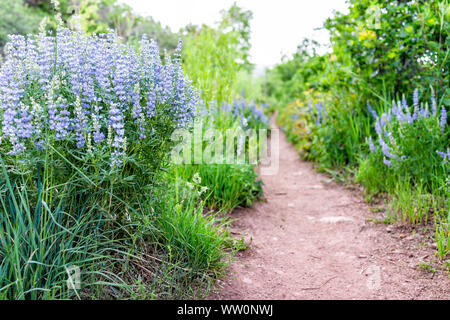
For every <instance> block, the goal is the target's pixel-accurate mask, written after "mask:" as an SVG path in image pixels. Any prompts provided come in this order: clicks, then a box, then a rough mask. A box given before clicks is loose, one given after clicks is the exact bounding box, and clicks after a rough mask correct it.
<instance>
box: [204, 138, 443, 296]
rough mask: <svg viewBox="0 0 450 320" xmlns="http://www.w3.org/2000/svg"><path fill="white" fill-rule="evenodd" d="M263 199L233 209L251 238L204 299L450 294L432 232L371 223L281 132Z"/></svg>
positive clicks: (358, 202)
mask: <svg viewBox="0 0 450 320" xmlns="http://www.w3.org/2000/svg"><path fill="white" fill-rule="evenodd" d="M262 180H263V182H264V194H265V200H264V201H263V202H260V203H256V204H255V205H254V206H253V207H251V208H248V209H239V210H236V211H235V212H234V213H233V214H232V218H233V219H237V221H236V222H234V223H233V224H232V229H231V231H232V233H233V234H235V235H236V237H240V236H242V235H245V237H246V238H247V239H251V244H250V246H249V248H248V249H247V250H245V251H241V252H239V253H238V254H237V256H236V257H235V259H234V261H233V262H232V263H231V265H230V268H229V272H228V275H227V276H226V277H225V278H223V279H221V280H219V281H218V283H217V285H216V288H215V289H214V290H213V292H212V294H211V295H210V296H209V298H208V299H449V298H450V277H449V275H448V274H447V273H446V271H444V270H443V269H442V264H441V267H440V268H437V269H438V270H437V271H436V272H434V273H432V272H429V271H424V270H423V268H421V267H419V263H420V262H426V263H429V262H430V261H431V262H433V263H436V260H437V258H436V257H435V251H436V250H435V249H433V248H432V247H431V240H430V239H429V236H427V235H424V234H423V233H421V232H420V231H417V232H415V233H412V232H411V231H412V230H405V227H402V226H393V225H385V224H384V223H374V222H371V221H372V220H373V219H380V217H382V214H381V213H372V212H371V210H370V208H369V207H368V205H367V204H365V202H364V199H363V197H362V195H361V193H360V192H357V191H355V190H349V189H348V188H345V187H344V186H342V185H339V184H337V183H335V182H333V181H331V180H330V179H329V177H327V176H326V175H323V174H318V173H317V172H315V171H314V169H313V166H312V165H311V164H310V163H307V162H304V161H302V160H300V159H299V156H298V154H297V152H296V151H295V149H294V148H293V146H291V145H290V144H288V143H287V142H286V139H285V136H284V135H283V134H280V168H279V172H278V174H277V175H273V176H263V177H262Z"/></svg>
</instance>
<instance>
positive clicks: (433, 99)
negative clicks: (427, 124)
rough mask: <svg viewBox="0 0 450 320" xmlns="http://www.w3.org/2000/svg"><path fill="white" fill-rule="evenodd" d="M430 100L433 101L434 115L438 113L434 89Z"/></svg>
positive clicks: (432, 111)
mask: <svg viewBox="0 0 450 320" xmlns="http://www.w3.org/2000/svg"><path fill="white" fill-rule="evenodd" d="M430 102H431V115H432V116H433V117H434V116H435V115H436V113H437V104H436V98H435V96H434V91H433V90H432V91H431V98H430Z"/></svg>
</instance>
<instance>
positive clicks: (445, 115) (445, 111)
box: [439, 106, 447, 132]
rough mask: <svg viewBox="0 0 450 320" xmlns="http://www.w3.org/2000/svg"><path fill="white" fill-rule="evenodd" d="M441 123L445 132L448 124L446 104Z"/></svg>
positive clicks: (442, 110)
mask: <svg viewBox="0 0 450 320" xmlns="http://www.w3.org/2000/svg"><path fill="white" fill-rule="evenodd" d="M439 125H440V127H441V131H442V132H444V130H445V126H446V125H447V110H446V109H445V107H444V106H443V107H442V109H441V121H440V123H439Z"/></svg>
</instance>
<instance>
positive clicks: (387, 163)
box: [383, 158, 392, 167]
mask: <svg viewBox="0 0 450 320" xmlns="http://www.w3.org/2000/svg"><path fill="white" fill-rule="evenodd" d="M383 163H384V164H385V165H387V166H388V167H390V166H391V165H392V162H391V161H390V160H388V159H386V158H383Z"/></svg>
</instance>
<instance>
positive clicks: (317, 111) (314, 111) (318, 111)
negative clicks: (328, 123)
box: [308, 101, 328, 126]
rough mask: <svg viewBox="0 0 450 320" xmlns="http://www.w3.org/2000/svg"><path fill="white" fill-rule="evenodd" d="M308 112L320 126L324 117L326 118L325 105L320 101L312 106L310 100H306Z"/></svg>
mask: <svg viewBox="0 0 450 320" xmlns="http://www.w3.org/2000/svg"><path fill="white" fill-rule="evenodd" d="M308 112H309V114H310V115H311V118H312V119H313V120H314V123H315V124H316V126H321V125H322V123H323V122H324V121H325V119H326V118H328V113H327V110H326V107H325V105H324V104H323V103H321V102H318V103H317V104H316V106H315V107H313V105H312V103H311V101H310V102H308Z"/></svg>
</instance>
